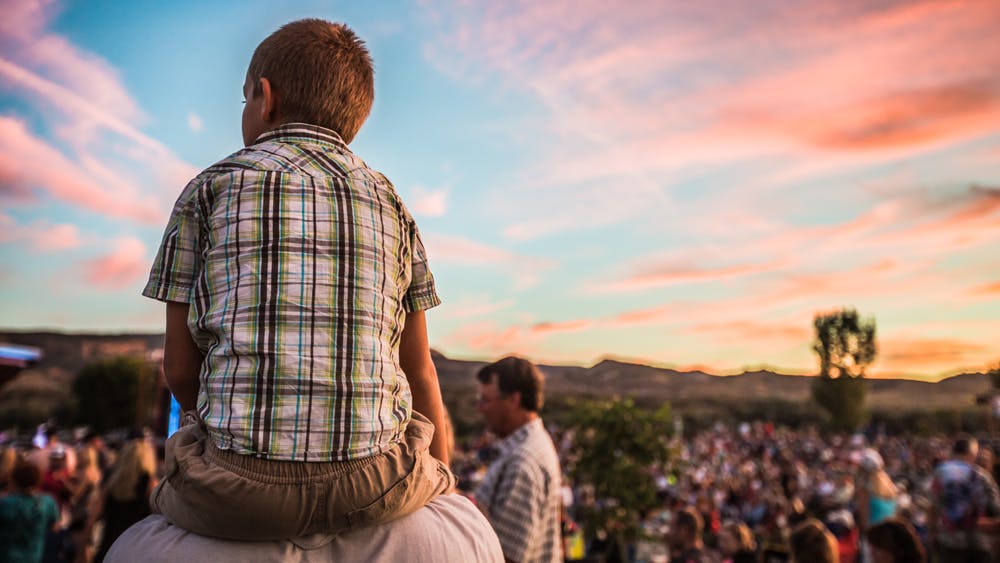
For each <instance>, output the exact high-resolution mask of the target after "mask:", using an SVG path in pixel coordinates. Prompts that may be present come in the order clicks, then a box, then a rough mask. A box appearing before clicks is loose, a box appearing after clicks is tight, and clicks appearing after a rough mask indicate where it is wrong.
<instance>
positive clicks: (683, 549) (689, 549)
mask: <svg viewBox="0 0 1000 563" xmlns="http://www.w3.org/2000/svg"><path fill="white" fill-rule="evenodd" d="M703 531H704V523H703V522H702V519H701V515H700V514H698V511H697V510H695V509H693V508H682V509H680V510H678V511H677V512H676V513H675V514H674V518H673V522H672V524H671V530H670V534H669V536H668V537H667V543H668V545H669V546H670V561H672V562H674V563H713V562H715V561H717V559H715V558H714V557H712V556H711V554H709V553H707V552H706V551H705V546H704V544H703V543H702V540H701V534H702V532H703Z"/></svg>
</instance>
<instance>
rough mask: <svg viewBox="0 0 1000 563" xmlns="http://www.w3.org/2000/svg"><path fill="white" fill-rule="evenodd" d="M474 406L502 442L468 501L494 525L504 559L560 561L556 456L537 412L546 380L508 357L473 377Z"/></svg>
mask: <svg viewBox="0 0 1000 563" xmlns="http://www.w3.org/2000/svg"><path fill="white" fill-rule="evenodd" d="M477 378H478V380H479V400H478V402H477V408H478V410H479V413H480V414H481V415H482V416H483V419H484V420H485V422H486V426H487V428H488V429H489V430H490V431H491V432H493V433H494V434H496V435H497V437H499V438H501V439H502V441H501V442H500V444H499V448H500V457H499V458H498V459H497V460H496V461H495V462H493V464H492V465H491V466H490V468H489V471H488V472H487V473H486V477H485V478H484V479H483V481H482V483H481V484H480V485H479V487H478V488H477V489H476V490H475V492H474V493H473V498H474V499H475V501H476V502H477V504H478V505H479V507H480V508H481V509H482V511H483V513H484V514H485V515H486V517H487V518H488V519H489V521H490V523H491V524H492V525H493V529H494V530H495V531H496V533H497V536H498V537H499V538H500V546H501V547H502V548H503V554H504V558H505V559H506V560H507V561H516V562H519V563H529V562H531V563H534V562H546V563H549V562H557V561H562V547H561V541H560V529H559V516H560V513H561V509H562V506H561V502H562V497H561V495H560V477H561V471H560V468H559V457H558V456H557V455H556V449H555V446H554V445H553V444H552V439H551V438H550V437H549V434H548V432H546V430H545V426H544V425H543V424H542V419H541V418H540V417H539V416H538V411H539V410H540V409H541V408H542V404H543V403H544V400H545V393H544V387H545V379H544V378H543V376H542V374H541V372H540V371H538V368H537V367H535V366H534V365H533V364H532V363H531V362H529V361H527V360H523V359H521V358H515V357H508V358H504V359H502V360H500V361H498V362H495V363H493V364H490V365H488V366H486V367H484V368H482V369H481V370H480V371H479V373H478V374H477Z"/></svg>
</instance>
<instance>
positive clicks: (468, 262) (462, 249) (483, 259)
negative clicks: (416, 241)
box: [423, 233, 556, 289]
mask: <svg viewBox="0 0 1000 563" xmlns="http://www.w3.org/2000/svg"><path fill="white" fill-rule="evenodd" d="M423 240H424V245H425V246H426V247H427V254H428V257H429V258H430V260H431V264H432V265H433V264H451V265H459V266H463V267H470V266H472V267H477V268H489V269H496V270H500V271H501V272H503V273H504V274H506V275H508V276H510V277H512V278H513V279H514V281H515V288H516V289H527V288H529V287H532V286H534V285H536V284H537V283H538V281H539V279H540V277H541V275H542V274H544V273H545V272H547V271H549V270H551V269H553V268H554V267H555V266H556V262H555V261H554V260H551V259H548V258H535V257H531V256H524V255H521V254H517V253H514V252H511V251H509V250H506V249H504V248H500V247H497V246H492V245H488V244H484V243H481V242H477V241H474V240H471V239H468V238H465V237H460V236H454V235H441V234H436V233H425V234H424V236H423Z"/></svg>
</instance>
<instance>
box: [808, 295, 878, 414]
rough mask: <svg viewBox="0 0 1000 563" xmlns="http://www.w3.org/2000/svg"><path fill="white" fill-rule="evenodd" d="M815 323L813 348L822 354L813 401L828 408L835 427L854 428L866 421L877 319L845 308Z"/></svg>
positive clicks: (817, 319)
mask: <svg viewBox="0 0 1000 563" xmlns="http://www.w3.org/2000/svg"><path fill="white" fill-rule="evenodd" d="M813 325H814V326H815V328H816V340H815V342H814V343H813V350H814V351H815V352H816V355H817V356H819V376H818V377H817V378H816V379H815V380H814V381H813V382H812V389H811V390H812V398H813V401H814V402H815V403H816V404H817V405H819V406H820V407H821V408H822V409H823V410H824V411H826V414H827V416H828V423H829V426H830V427H831V428H832V429H833V430H837V431H844V432H849V431H852V430H855V429H857V427H858V426H860V425H861V423H862V422H864V420H865V408H864V405H865V396H866V395H867V382H866V381H865V380H864V376H865V368H867V367H868V364H870V363H872V361H873V360H874V359H875V355H876V354H877V352H878V350H877V347H876V344H875V319H871V318H869V319H862V318H861V317H860V316H859V315H858V312H857V311H855V310H854V309H842V310H840V311H836V312H834V313H830V314H827V315H818V316H817V317H816V318H815V319H814V320H813Z"/></svg>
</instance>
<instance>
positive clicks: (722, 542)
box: [719, 520, 757, 563]
mask: <svg viewBox="0 0 1000 563" xmlns="http://www.w3.org/2000/svg"><path fill="white" fill-rule="evenodd" d="M719 552H720V553H721V554H722V557H723V563H755V562H756V561H757V542H756V541H755V540H754V537H753V533H752V532H750V528H748V527H747V525H746V524H744V523H743V522H737V521H733V520H730V521H728V522H726V523H724V524H723V525H722V529H720V530H719Z"/></svg>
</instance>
